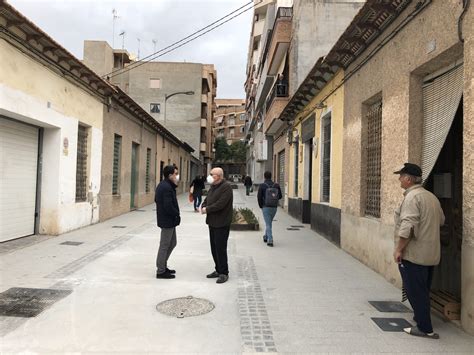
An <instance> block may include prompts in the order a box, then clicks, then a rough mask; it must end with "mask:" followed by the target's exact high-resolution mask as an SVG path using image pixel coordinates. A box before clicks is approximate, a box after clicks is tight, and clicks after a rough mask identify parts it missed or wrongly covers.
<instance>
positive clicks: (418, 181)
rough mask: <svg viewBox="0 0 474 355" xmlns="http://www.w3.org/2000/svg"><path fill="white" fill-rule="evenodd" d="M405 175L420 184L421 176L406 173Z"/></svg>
mask: <svg viewBox="0 0 474 355" xmlns="http://www.w3.org/2000/svg"><path fill="white" fill-rule="evenodd" d="M406 175H407V176H408V179H409V180H410V181H411V182H412V183H414V184H416V185H419V184H421V183H422V181H423V179H422V177H421V176H414V175H410V174H406Z"/></svg>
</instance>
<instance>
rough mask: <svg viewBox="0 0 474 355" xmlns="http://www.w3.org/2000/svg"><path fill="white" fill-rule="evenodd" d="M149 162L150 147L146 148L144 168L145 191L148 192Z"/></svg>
mask: <svg viewBox="0 0 474 355" xmlns="http://www.w3.org/2000/svg"><path fill="white" fill-rule="evenodd" d="M150 162H151V149H150V148H147V149H146V170H145V192H146V193H149V192H150Z"/></svg>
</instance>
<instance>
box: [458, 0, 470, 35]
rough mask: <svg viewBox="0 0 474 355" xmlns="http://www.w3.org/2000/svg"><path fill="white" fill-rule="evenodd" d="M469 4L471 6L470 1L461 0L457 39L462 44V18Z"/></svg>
mask: <svg viewBox="0 0 474 355" xmlns="http://www.w3.org/2000/svg"><path fill="white" fill-rule="evenodd" d="M470 4H471V0H463V10H462V13H461V15H460V16H459V19H458V37H459V41H460V42H461V43H464V38H463V35H462V22H463V20H464V16H466V12H467V9H468V8H469V5H470Z"/></svg>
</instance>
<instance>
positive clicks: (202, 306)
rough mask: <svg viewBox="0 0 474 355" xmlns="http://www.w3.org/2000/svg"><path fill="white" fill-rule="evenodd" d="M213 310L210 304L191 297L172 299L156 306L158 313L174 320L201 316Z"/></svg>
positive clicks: (212, 305) (201, 299)
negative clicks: (174, 318)
mask: <svg viewBox="0 0 474 355" xmlns="http://www.w3.org/2000/svg"><path fill="white" fill-rule="evenodd" d="M213 309H214V304H213V303H212V302H210V301H208V300H205V299H203V298H195V297H193V296H188V297H180V298H173V299H171V300H166V301H163V302H161V303H158V304H157V305H156V310H157V311H158V312H160V313H163V314H166V315H167V316H171V317H176V318H184V317H194V316H202V315H203V314H206V313H209V312H210V311H212V310H213Z"/></svg>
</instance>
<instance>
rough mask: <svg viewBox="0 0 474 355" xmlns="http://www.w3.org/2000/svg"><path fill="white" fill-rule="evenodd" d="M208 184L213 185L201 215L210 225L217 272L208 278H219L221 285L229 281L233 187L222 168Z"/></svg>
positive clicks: (213, 171) (217, 169)
mask: <svg viewBox="0 0 474 355" xmlns="http://www.w3.org/2000/svg"><path fill="white" fill-rule="evenodd" d="M207 182H208V183H210V184H211V188H210V189H209V192H208V193H207V197H206V199H205V200H204V202H203V203H202V208H201V213H203V214H206V223H207V224H208V225H209V237H210V242H211V253H212V258H213V259H214V264H215V270H214V271H213V272H212V273H210V274H209V275H207V276H206V277H207V278H209V279H210V278H217V281H216V283H218V284H221V283H224V282H226V281H227V280H228V279H229V266H228V264H227V240H228V239H229V232H230V224H231V223H232V204H233V198H234V195H233V192H232V187H231V186H230V184H229V183H228V182H227V181H225V180H224V171H223V170H222V169H221V168H214V169H212V170H211V173H210V175H209V176H208V177H207Z"/></svg>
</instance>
